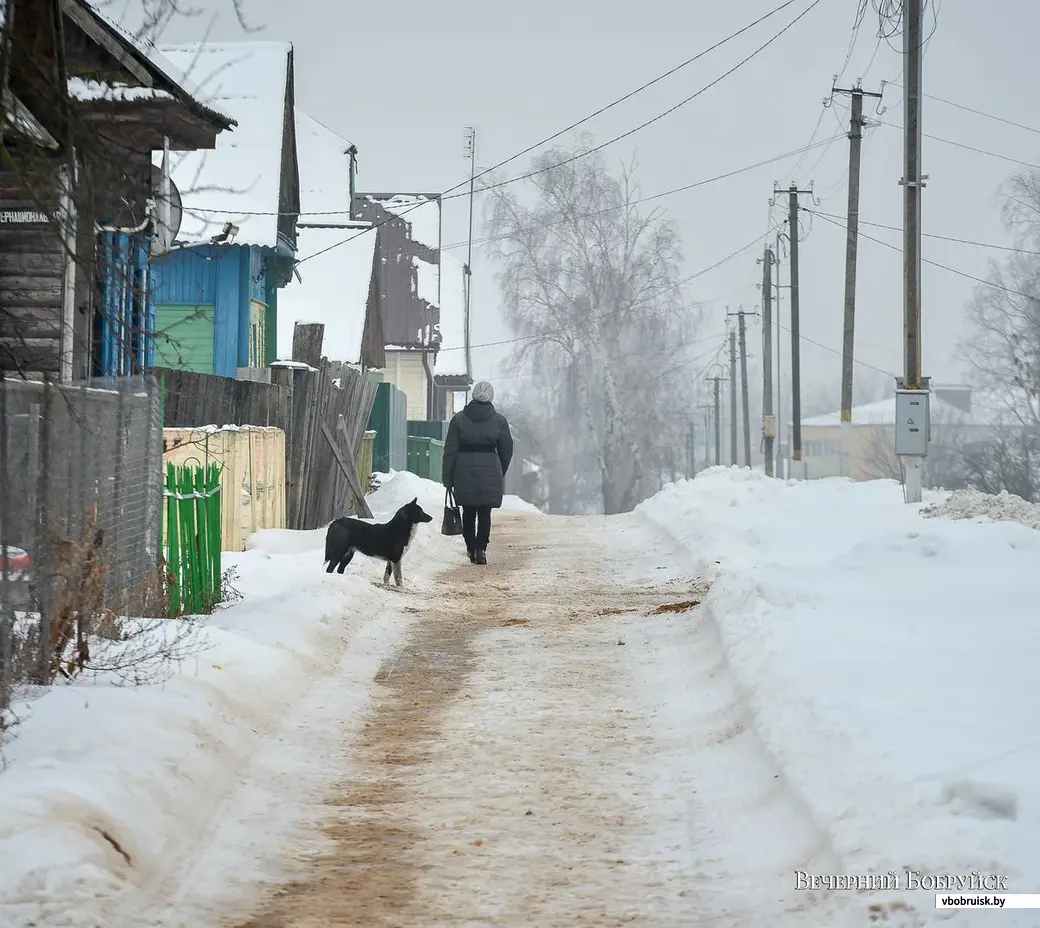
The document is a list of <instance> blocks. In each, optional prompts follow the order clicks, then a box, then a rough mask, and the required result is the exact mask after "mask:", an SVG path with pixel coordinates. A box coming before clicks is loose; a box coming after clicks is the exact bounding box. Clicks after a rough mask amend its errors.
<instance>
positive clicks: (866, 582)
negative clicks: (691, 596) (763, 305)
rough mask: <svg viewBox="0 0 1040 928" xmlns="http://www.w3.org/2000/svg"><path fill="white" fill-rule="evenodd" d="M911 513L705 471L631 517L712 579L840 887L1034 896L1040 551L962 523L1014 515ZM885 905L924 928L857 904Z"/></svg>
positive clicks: (739, 665) (725, 633) (1003, 531)
mask: <svg viewBox="0 0 1040 928" xmlns="http://www.w3.org/2000/svg"><path fill="white" fill-rule="evenodd" d="M925 504H927V506H928V508H922V507H921V506H914V505H906V504H905V503H904V502H903V499H902V493H901V490H900V487H899V486H898V484H896V483H894V482H891V481H874V482H869V483H852V482H850V481H847V480H844V479H831V480H820V481H808V482H803V481H795V482H786V483H785V482H782V481H779V480H771V479H769V478H766V477H763V476H760V475H757V474H751V473H749V472H748V471H737V470H734V469H726V468H712V469H710V470H708V471H705V472H703V473H702V474H701V475H699V476H698V477H697V478H696V479H695V480H692V481H685V482H683V483H679V484H675V485H672V486H670V487H668V488H666V489H665V490H663V491H662V492H661V493H659V494H658V495H657V496H655V497H654V498H653V499H651V500H648V501H647V502H646V503H644V504H643V505H642V506H641V507H640V508H639V512H640V514H641V515H643V516H644V517H645V518H647V519H649V520H651V521H653V522H654V523H656V524H657V525H659V526H660V527H662V528H664V529H665V530H666V531H667V532H668V533H669V534H671V535H672V537H673V538H674V539H675V540H676V541H678V542H680V543H681V544H682V545H683V546H684V547H685V549H686V550H688V551H689V552H690V555H691V557H692V558H694V559H695V561H697V566H699V567H700V568H701V569H703V570H704V571H705V573H706V574H707V575H709V576H710V575H714V576H715V577H716V582H715V584H714V586H713V587H712V590H711V594H710V596H709V598H708V600H707V603H706V607H707V609H708V611H709V615H711V616H712V617H713V618H714V619H715V620H716V621H717V623H718V625H719V628H720V631H721V634H722V637H723V640H724V642H725V646H726V650H727V654H728V656H729V661H730V663H731V665H732V667H733V669H734V670H735V672H736V674H737V676H738V678H739V679H740V681H741V684H742V686H743V688H744V689H745V692H746V696H747V698H748V700H749V702H750V704H751V706H752V708H753V710H754V711H755V713H756V716H757V721H758V725H759V727H760V729H761V733H762V736H763V738H764V739H765V741H766V742H767V744H768V746H769V748H770V749H771V750H772V751H773V752H774V753H775V755H776V757H777V759H778V761H779V762H780V764H781V766H782V767H783V769H784V771H785V773H786V775H787V777H788V778H789V779H790V781H791V782H792V783H793V784H794V785H795V787H796V788H797V789H798V790H799V792H800V793H801V794H802V795H803V797H804V798H805V800H806V801H807V803H808V804H809V806H810V807H811V809H812V810H813V813H814V815H815V816H816V818H817V820H818V822H819V824H820V825H821V826H822V827H823V828H825V829H826V830H827V831H828V832H829V835H830V838H831V840H832V841H833V844H834V847H835V848H836V850H837V851H838V853H839V854H840V855H841V857H842V859H843V862H844V867H843V872H844V873H846V874H868V873H870V874H884V873H886V872H887V871H889V870H895V871H896V872H897V873H898V874H900V875H902V874H904V873H905V871H906V870H907V869H911V870H918V871H921V872H923V873H932V874H965V875H966V874H970V873H971V871H973V870H978V871H981V872H983V873H999V874H1004V875H1007V877H1008V881H1007V885H1008V891H1010V892H1027V893H1029V892H1035V891H1036V887H1037V886H1040V782H1038V781H1037V778H1036V766H1037V763H1038V762H1040V739H1037V737H1036V735H1035V731H1034V729H1035V714H1036V710H1035V706H1036V705H1037V704H1038V702H1040V676H1038V675H1037V673H1036V661H1035V655H1036V654H1037V653H1038V650H1040V623H1038V622H1037V621H1036V605H1035V604H1036V602H1037V601H1038V599H1040V571H1038V570H1037V569H1036V563H1037V558H1038V555H1040V534H1038V533H1037V532H1036V531H1034V530H1032V529H1031V528H1028V527H1027V526H1026V525H1022V524H1018V523H1017V522H988V523H983V524H975V523H972V522H967V521H963V519H965V518H974V517H975V516H977V515H981V514H983V513H984V514H986V515H988V516H992V517H997V516H994V514H995V513H996V514H997V515H998V516H999V517H1002V518H1019V519H1020V521H1027V522H1028V521H1030V519H1029V518H1028V517H1026V516H1023V515H1022V513H1023V512H1024V510H1023V509H1022V507H1021V506H1019V505H1018V504H1016V503H1014V502H1013V501H1011V500H1001V498H999V497H994V498H989V499H988V500H987V501H984V500H982V499H981V498H979V497H976V496H971V495H970V494H954V495H953V496H952V497H950V498H949V499H948V500H947V499H946V494H937V493H926V494H925ZM947 513H949V514H952V515H954V516H955V517H957V518H958V519H960V520H961V521H955V520H953V519H948V518H943V516H944V515H945V514H947ZM1013 514H1017V515H1013ZM924 515H929V516H931V518H927V519H926V518H924V517H923V516H924ZM1033 518H1035V513H1034V515H1033ZM899 899H903V900H905V901H906V902H907V903H908V904H909V905H912V906H913V907H915V908H917V909H918V910H919V911H918V914H917V915H916V916H913V917H914V918H917V919H919V920H917V921H912V922H911V921H906V922H905V924H911V923H912V924H915V925H924V924H932V923H933V920H934V919H935V917H936V915H935V914H933V913H934V905H935V903H934V894H929V893H920V892H918V893H917V894H913V893H905V892H904V893H902V894H896V895H893V894H892V893H891V892H881V893H875V894H872V893H865V894H864V897H863V900H862V901H863V905H864V907H865V906H866V905H867V904H868V903H877V904H880V905H884V906H885V907H886V908H887V907H888V906H890V905H891V904H892V903H893V902H896V901H898V900H899ZM943 914H945V915H951V914H956V915H958V916H961V917H962V918H954V919H953V920H950V921H946V922H944V924H948V925H968V924H978V922H977V921H972V920H971V918H964V916H965V913H963V912H959V913H952V912H944V913H943ZM889 917H894V915H892V914H891V913H890V916H889ZM906 917H908V918H909V917H910V916H906ZM962 919H963V920H962ZM1016 924H1017V922H1016Z"/></svg>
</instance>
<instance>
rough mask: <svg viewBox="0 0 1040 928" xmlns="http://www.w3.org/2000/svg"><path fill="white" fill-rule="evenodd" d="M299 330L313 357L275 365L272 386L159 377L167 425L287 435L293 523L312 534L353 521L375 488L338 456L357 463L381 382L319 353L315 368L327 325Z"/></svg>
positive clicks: (298, 342)
mask: <svg viewBox="0 0 1040 928" xmlns="http://www.w3.org/2000/svg"><path fill="white" fill-rule="evenodd" d="M297 328H298V329H306V330H308V331H307V332H306V333H300V334H299V337H294V339H293V343H294V347H296V348H297V350H298V351H299V352H300V353H306V355H307V358H306V359H305V358H294V359H293V361H292V362H288V363H286V362H275V363H274V364H272V365H271V383H262V382H259V381H255V380H234V379H232V378H229V377H215V376H212V375H210V374H196V373H193V372H190V371H178V370H170V369H165V368H159V369H156V371H155V373H156V375H161V376H162V378H163V383H164V385H165V392H164V404H165V412H166V418H165V420H164V424H165V425H166V426H167V427H180V428H198V427H200V426H203V425H265V426H274V427H276V428H280V429H282V430H283V431H284V432H285V444H286V497H287V498H286V513H287V523H286V524H287V526H288V527H289V528H291V529H298V530H309V529H315V528H320V527H321V526H324V525H327V524H328V523H329V522H331V521H332V520H333V519H335V518H337V517H339V516H342V515H346V513H347V512H348V510H349V509H350V508H351V502H352V500H354V497H355V493H354V488H355V487H360V488H364V487H367V486H368V479H369V476H370V475H369V474H356V473H351V474H350V475H349V477H348V475H346V474H344V473H343V470H342V468H341V467H340V465H339V463H338V457H342V458H343V459H344V460H346V461H349V462H356V460H357V457H358V453H359V451H360V450H361V444H362V441H363V439H364V435H365V429H366V428H367V427H368V418H369V415H370V413H371V411H372V404H373V403H374V402H375V397H376V389H377V384H376V383H375V382H374V381H372V380H369V379H368V378H365V377H362V376H361V375H360V374H359V373H358V372H357V371H354V370H351V369H349V368H345V367H344V366H343V365H341V364H339V363H335V364H334V363H333V362H330V361H329V360H328V359H327V358H325V357H320V354H319V356H318V358H317V363H316V364H315V363H312V362H314V361H315V355H316V353H320V350H321V342H322V337H323V334H324V326H320V325H319V326H312V325H307V326H303V325H300V324H297ZM315 329H321V331H320V332H319V331H315ZM334 381H337V382H338V385H337V383H334ZM322 426H324V427H325V428H324V429H323V428H322ZM326 430H327V431H328V433H329V434H331V435H332V436H333V440H335V441H336V442H337V444H338V446H339V451H340V455H337V454H336V453H335V451H334V450H333V448H332V446H331V444H330V441H329V438H328V435H327V434H326ZM346 445H349V447H346ZM359 478H360V479H359ZM352 484H353V487H352ZM355 509H357V510H359V514H360V515H362V516H366V515H370V513H369V512H368V506H367V504H366V503H365V502H364V499H361V500H358V501H356V505H355Z"/></svg>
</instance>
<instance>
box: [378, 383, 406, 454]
mask: <svg viewBox="0 0 1040 928" xmlns="http://www.w3.org/2000/svg"><path fill="white" fill-rule="evenodd" d="M368 428H369V430H372V431H375V433H376V438H375V446H374V447H373V448H372V469H373V470H374V471H375V472H376V473H380V474H388V473H390V471H392V470H407V468H408V445H407V442H408V399H407V397H406V396H405V395H404V394H403V393H402V392H401V391H400V390H398V389H397V387H395V386H394V385H393V384H392V383H388V382H384V383H381V384H380V385H379V389H378V391H377V393H376V399H375V402H374V403H373V404H372V413H371V415H370V416H369V418H368Z"/></svg>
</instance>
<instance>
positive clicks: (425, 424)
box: [408, 419, 448, 441]
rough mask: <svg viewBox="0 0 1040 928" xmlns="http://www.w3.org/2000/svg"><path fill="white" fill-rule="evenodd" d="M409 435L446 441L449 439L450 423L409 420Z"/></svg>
mask: <svg viewBox="0 0 1040 928" xmlns="http://www.w3.org/2000/svg"><path fill="white" fill-rule="evenodd" d="M408 434H409V435H418V436H422V437H424V438H436V439H437V441H444V440H445V439H446V438H447V437H448V423H447V422H443V421H441V420H440V419H431V420H426V419H409V420H408Z"/></svg>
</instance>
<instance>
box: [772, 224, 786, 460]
mask: <svg viewBox="0 0 1040 928" xmlns="http://www.w3.org/2000/svg"><path fill="white" fill-rule="evenodd" d="M782 238H783V233H782V232H777V233H776V251H775V252H774V253H773V260H774V261H775V262H776V279H775V280H774V281H773V286H775V287H776V417H777V422H778V425H777V429H776V474H777V476H778V477H780V478H781V479H784V478H785V477H786V474H785V470H786V468H785V466H784V427H785V423H786V420H785V418H784V390H783V383H784V363H783V362H784V359H783V344H784V343H783V339H782V338H781V337H780V336H781V334H782V333H783V327H782V326H781V325H780V243H781V241H782Z"/></svg>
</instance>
